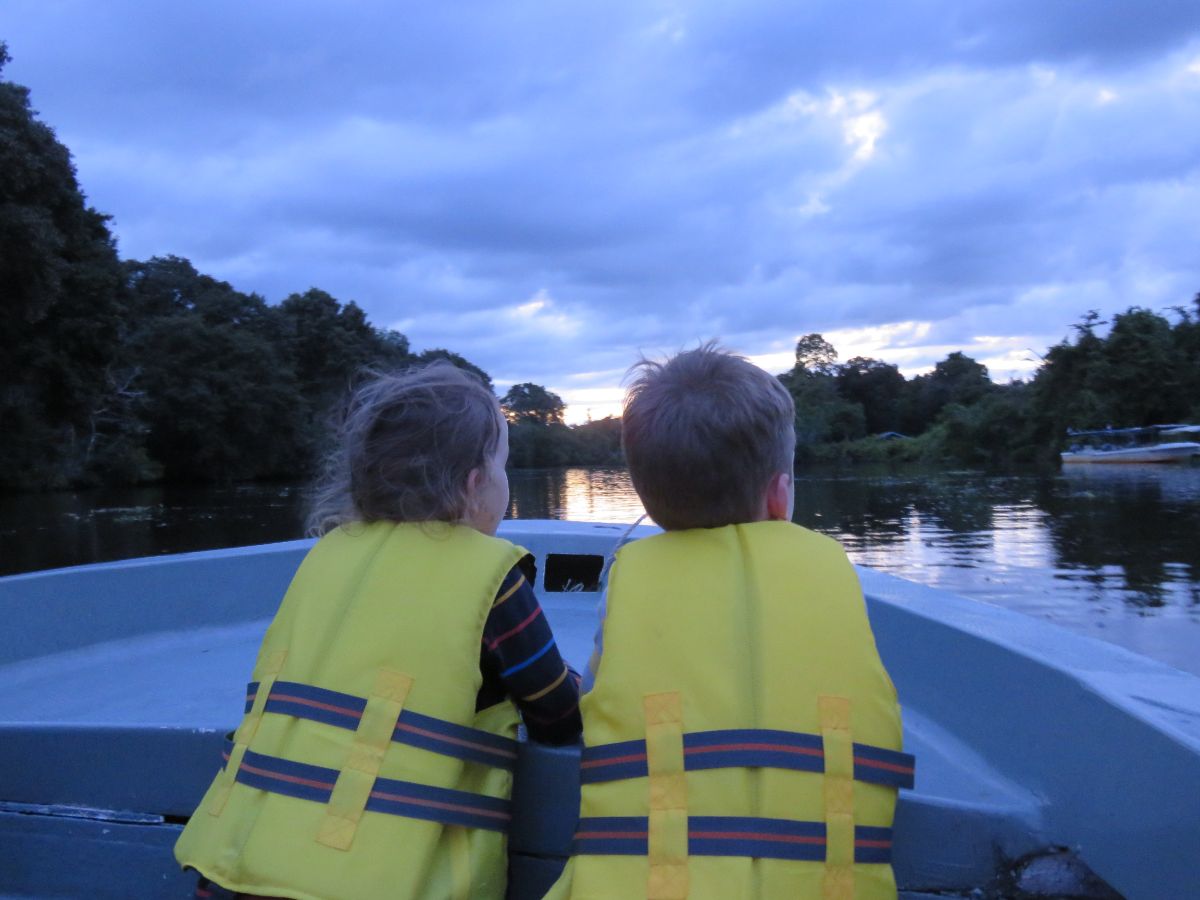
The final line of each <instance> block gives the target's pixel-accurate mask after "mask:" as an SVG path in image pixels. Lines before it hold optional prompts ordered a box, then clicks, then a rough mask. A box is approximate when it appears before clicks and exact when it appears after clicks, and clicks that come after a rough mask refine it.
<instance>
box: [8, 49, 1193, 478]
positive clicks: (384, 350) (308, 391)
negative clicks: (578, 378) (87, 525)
mask: <svg viewBox="0 0 1200 900" xmlns="http://www.w3.org/2000/svg"><path fill="white" fill-rule="evenodd" d="M8 60H9V57H8V53H7V49H6V47H5V46H4V44H3V43H0V73H2V71H3V68H4V65H5V64H6V63H7V62H8ZM108 223H109V217H108V216H105V215H104V214H102V213H100V212H98V211H96V210H95V209H93V208H92V207H91V206H89V205H88V204H87V201H86V198H85V196H84V194H83V192H82V190H81V189H80V187H79V184H78V181H77V178H76V172H75V168H74V165H73V163H72V161H71V155H70V152H69V151H68V150H67V148H66V147H65V146H63V145H62V144H61V143H60V142H59V141H58V140H57V138H56V136H55V134H54V132H53V130H52V129H51V128H50V127H49V126H47V125H46V124H44V123H42V122H41V121H40V120H39V119H38V117H37V116H36V114H35V113H34V111H33V110H32V108H31V105H30V101H29V91H28V89H26V88H24V87H22V86H20V85H17V84H13V83H12V82H9V81H5V80H0V488H3V489H9V490H14V489H15V490H21V489H39V488H47V487H62V486H74V485H91V484H113V483H133V482H143V481H153V480H191V481H231V480H244V479H256V478H289V479H291V478H297V477H303V476H306V475H308V474H310V473H311V472H312V471H313V470H314V468H315V467H316V466H317V465H318V463H319V461H320V459H321V457H322V455H323V453H324V452H325V450H326V449H327V448H326V447H325V446H324V442H325V441H327V440H328V435H329V433H330V429H329V423H330V419H331V415H332V414H333V413H334V412H336V410H337V408H338V406H339V404H340V403H341V402H342V400H343V398H344V397H345V396H346V393H347V391H348V389H349V388H350V387H351V386H352V385H353V384H354V383H355V381H356V380H357V379H359V378H361V377H362V376H363V374H364V373H365V372H367V371H370V370H373V369H389V368H397V367H404V366H409V365H415V364H422V363H426V362H428V361H430V360H432V359H439V358H440V359H447V360H449V361H451V362H452V363H454V364H455V365H458V366H460V367H462V368H465V369H468V370H470V371H473V372H475V373H476V374H478V375H479V376H480V377H481V378H482V379H483V381H484V382H485V383H486V384H487V385H488V386H489V387H490V386H491V385H492V381H491V378H490V377H489V376H488V374H487V373H486V372H484V371H483V370H482V369H480V368H479V367H478V366H475V365H474V364H472V363H471V362H470V361H468V360H466V359H464V358H463V357H462V356H460V355H458V354H456V353H454V352H452V351H450V350H446V349H432V350H425V351H423V352H421V353H414V352H413V351H412V349H411V348H410V346H409V341H408V339H407V338H406V337H405V336H404V335H403V334H401V333H399V332H397V331H393V330H390V329H386V328H379V327H377V326H375V325H372V324H371V323H370V322H369V321H368V319H367V316H366V314H365V313H364V312H363V310H362V309H361V308H359V307H358V306H357V305H356V304H355V303H354V302H345V303H343V302H341V301H339V300H338V299H337V298H335V297H333V296H331V295H330V294H328V293H326V292H325V291H322V290H320V289H318V288H310V289H309V290H307V291H304V292H303V293H293V294H291V295H289V296H288V297H286V298H285V299H284V300H283V301H282V302H280V303H278V304H268V303H267V302H266V301H265V300H264V299H263V298H262V297H261V296H259V295H257V294H253V293H244V292H242V291H239V290H237V289H235V288H234V287H233V286H231V285H230V284H228V283H226V282H224V281H220V280H218V279H215V278H213V277H211V276H208V275H205V274H203V273H201V272H198V271H197V270H196V269H195V267H194V266H193V265H192V264H191V263H190V262H189V261H188V260H186V259H183V258H180V257H175V256H165V257H155V258H153V259H150V260H146V261H137V260H122V259H120V258H119V256H118V253H117V248H116V243H115V241H114V239H113V237H112V234H111V232H110V231H109V228H108ZM1176 312H1177V316H1176V319H1177V320H1176V321H1175V322H1174V323H1172V322H1171V321H1169V320H1168V319H1167V318H1165V317H1163V316H1161V315H1159V314H1157V313H1154V312H1151V311H1148V310H1144V309H1138V308H1131V309H1129V310H1128V311H1126V312H1125V313H1123V314H1121V315H1118V316H1116V317H1115V318H1114V319H1113V321H1112V323H1111V328H1110V330H1109V331H1108V333H1107V334H1106V335H1105V336H1101V335H1100V334H1099V333H1098V329H1099V328H1100V327H1101V326H1102V325H1104V324H1108V323H1101V322H1100V320H1099V318H1098V316H1097V315H1096V314H1094V313H1089V314H1088V315H1087V316H1085V318H1084V319H1083V321H1082V323H1081V324H1080V325H1078V326H1075V329H1076V333H1075V335H1074V338H1073V339H1069V340H1064V341H1063V342H1062V343H1060V344H1058V345H1055V346H1054V347H1052V348H1050V350H1049V351H1048V352H1047V354H1046V356H1045V358H1044V360H1043V362H1042V365H1041V367H1040V368H1039V369H1038V371H1037V373H1036V374H1035V375H1034V376H1033V378H1032V379H1031V380H1029V381H1027V382H1014V383H1012V384H1006V385H998V384H994V383H993V382H992V381H991V380H990V379H989V377H988V373H987V369H986V368H985V367H984V366H983V365H981V364H980V363H978V362H976V361H975V360H973V359H971V358H970V357H968V356H965V355H964V354H962V353H951V354H950V355H949V356H948V357H947V358H946V359H945V360H943V361H942V362H939V363H938V364H937V366H936V367H935V368H934V370H933V371H932V372H930V373H929V374H927V375H921V376H917V377H915V378H911V379H906V378H905V377H904V376H903V375H902V374H901V373H900V372H899V370H898V369H897V367H896V366H894V365H891V364H889V363H885V362H883V361H881V360H876V359H868V358H863V357H855V358H854V359H851V360H849V361H847V362H845V363H839V362H838V358H837V351H836V349H835V348H833V347H832V346H831V345H830V344H829V343H828V342H827V341H825V339H824V338H823V337H822V336H821V335H819V334H810V335H806V336H805V337H803V338H801V339H800V341H799V343H798V344H797V348H796V362H795V365H794V366H793V368H792V369H791V370H790V371H789V372H786V373H784V374H783V375H781V376H780V379H781V380H782V382H783V383H784V384H785V385H786V386H787V388H788V390H789V391H790V392H791V394H792V396H793V397H794V398H795V401H796V409H797V417H796V425H797V437H798V451H797V452H798V456H799V457H801V458H821V457H835V458H849V459H854V458H859V457H861V458H872V457H878V456H880V455H882V456H884V457H889V458H890V457H916V456H923V457H929V458H947V459H952V460H955V461H958V462H962V463H966V464H1003V463H1010V462H1018V463H1019V462H1031V461H1037V460H1039V459H1041V460H1045V459H1049V458H1050V456H1051V455H1052V454H1053V453H1055V452H1056V451H1057V449H1058V446H1059V444H1060V443H1061V440H1062V437H1063V435H1064V434H1065V433H1066V429H1068V428H1089V427H1103V426H1105V425H1108V424H1112V425H1120V426H1128V425H1139V424H1150V423H1152V422H1165V421H1172V420H1180V419H1192V420H1196V419H1200V400H1198V398H1200V297H1198V298H1197V300H1196V301H1195V309H1194V310H1190V309H1186V308H1179V309H1178V310H1177V311H1176ZM501 402H502V406H503V408H504V410H505V415H506V416H507V417H508V420H509V422H510V444H511V450H510V459H511V461H512V464H513V465H515V466H552V465H564V464H606V463H619V462H620V460H621V450H620V423H619V420H617V419H614V418H606V419H601V420H599V421H596V422H588V423H586V424H583V425H578V426H567V425H566V424H565V423H564V420H563V412H564V407H563V402H562V400H561V398H559V397H558V396H556V395H555V394H553V393H552V392H550V391H548V390H546V389H545V388H544V387H542V386H540V385H536V384H532V383H522V384H516V385H513V387H512V388H510V389H509V390H508V391H507V392H506V394H505V395H504V396H503V397H502V398H501ZM887 432H895V433H900V434H903V435H907V436H908V437H909V440H908V441H898V442H894V443H887V444H886V446H885V447H884V449H882V450H881V449H880V447H881V446H883V445H884V443H886V442H879V441H873V440H871V439H869V438H868V436H869V435H879V434H882V433H887Z"/></svg>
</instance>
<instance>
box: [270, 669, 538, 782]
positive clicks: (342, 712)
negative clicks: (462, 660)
mask: <svg viewBox="0 0 1200 900" xmlns="http://www.w3.org/2000/svg"><path fill="white" fill-rule="evenodd" d="M257 693H258V682H251V683H250V684H249V685H247V687H246V710H247V712H248V711H249V710H250V707H251V706H252V705H253V704H254V698H255V695H256V694H257ZM366 707H367V701H366V699H364V698H363V697H356V696H354V695H353V694H343V693H342V692H341V691H330V690H326V689H325V688H319V687H314V686H313V685H310V684H300V683H299V682H295V681H276V682H275V683H274V684H273V685H272V686H271V694H270V696H269V697H267V703H266V706H264V707H263V712H268V713H278V714H280V715H287V716H295V717H296V718H299V719H310V720H312V721H314V722H323V723H324V724H326V725H332V726H334V727H335V728H345V729H348V730H350V731H354V730H355V729H357V728H358V723H359V721H360V720H361V719H362V714H363V710H364V709H366ZM392 740H393V741H396V742H397V743H401V744H408V745H410V746H413V747H420V748H421V749H423V750H429V751H432V752H433V753H440V754H442V755H443V756H452V757H455V758H456V759H463V760H469V761H471V762H477V763H483V764H484V765H487V766H494V767H496V768H499V769H507V770H508V771H512V770H513V769H514V768H515V767H516V764H517V742H516V741H514V740H512V739H511V738H506V737H503V736H501V735H498V734H492V733H491V732H488V731H482V730H481V729H478V728H468V727H467V726H465V725H458V724H456V723H454V722H447V721H446V720H445V719H438V718H435V717H433V716H426V715H422V714H421V713H417V712H413V711H412V710H409V709H405V710H403V711H402V712H401V713H400V719H399V720H398V721H397V722H396V730H395V732H394V733H393V735H392Z"/></svg>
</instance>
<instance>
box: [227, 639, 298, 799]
mask: <svg viewBox="0 0 1200 900" xmlns="http://www.w3.org/2000/svg"><path fill="white" fill-rule="evenodd" d="M286 661H287V650H271V651H268V650H267V649H266V647H263V649H262V650H261V651H260V652H259V656H258V664H257V665H256V666H255V667H254V677H255V678H257V679H258V682H257V684H258V689H257V691H256V692H255V694H254V700H253V701H251V703H250V708H249V709H248V710H247V711H246V714H245V715H244V716H242V722H241V724H240V725H238V728H237V731H235V732H234V734H233V749H232V750H231V751H230V753H229V761H228V762H227V763H226V764H225V768H224V770H223V771H222V772H221V774H220V775H218V776H217V779H216V783H215V784H214V786H213V792H212V796H211V798H210V799H209V802H208V814H209V815H210V816H219V815H221V813H222V812H224V811H225V806H226V804H227V803H228V802H229V795H230V794H231V793H232V792H233V785H234V782H235V781H236V780H237V773H238V770H239V769H240V768H241V766H242V758H243V757H244V756H245V755H246V750H247V749H248V748H249V746H250V742H251V741H252V740H254V735H255V734H257V733H258V726H259V723H260V722H262V717H263V712H264V710H265V708H266V705H267V697H268V696H270V693H271V685H273V684H274V683H275V679H276V678H278V677H279V673H280V672H282V671H283V664H284V662H286Z"/></svg>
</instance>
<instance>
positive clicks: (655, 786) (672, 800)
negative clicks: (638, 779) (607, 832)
mask: <svg viewBox="0 0 1200 900" xmlns="http://www.w3.org/2000/svg"><path fill="white" fill-rule="evenodd" d="M643 711H644V713H645V716H646V769H647V772H648V774H649V794H650V796H649V807H650V816H649V822H648V825H647V854H648V855H649V857H650V875H649V878H648V880H647V884H646V896H647V898H649V900H685V898H686V897H687V895H688V867H687V857H688V824H687V822H688V814H687V777H686V775H685V774H684V768H683V702H682V700H681V698H680V696H679V692H678V691H670V692H667V693H662V694H647V695H646V697H645V699H644V700H643Z"/></svg>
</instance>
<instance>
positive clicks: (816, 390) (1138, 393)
mask: <svg viewBox="0 0 1200 900" xmlns="http://www.w3.org/2000/svg"><path fill="white" fill-rule="evenodd" d="M1173 313H1174V316H1173V318H1174V320H1175V321H1173V322H1172V321H1171V319H1170V318H1168V317H1167V316H1164V315H1162V314H1160V313H1157V312H1154V311H1152V310H1148V309H1143V308H1140V307H1130V308H1129V309H1127V310H1126V311H1125V312H1123V313H1118V314H1117V315H1115V316H1113V318H1112V321H1111V322H1104V321H1101V319H1100V316H1099V314H1098V313H1096V312H1095V311H1089V312H1088V313H1086V314H1085V315H1084V317H1083V319H1082V320H1081V322H1080V323H1079V324H1077V325H1074V326H1072V328H1073V331H1074V334H1073V335H1072V336H1069V337H1067V338H1064V339H1063V340H1062V341H1061V342H1059V343H1057V344H1055V345H1054V346H1053V347H1051V348H1050V349H1049V350H1047V351H1046V354H1045V356H1043V357H1042V358H1041V363H1040V365H1039V366H1038V368H1037V370H1036V371H1035V372H1034V373H1033V375H1032V376H1031V377H1030V378H1029V379H1028V380H1018V381H1013V382H1010V383H1008V384H997V383H995V382H993V381H992V380H991V379H990V378H989V376H988V371H987V367H986V366H984V365H982V364H981V363H979V362H977V361H976V360H974V359H971V357H969V356H966V355H965V354H963V353H961V352H954V353H951V354H949V355H948V356H947V357H946V358H945V359H944V360H942V361H941V362H939V363H938V364H937V365H936V366H934V369H933V371H932V372H929V373H928V374H925V375H918V376H916V377H914V378H911V379H906V378H905V377H904V376H903V375H902V374H901V373H900V371H899V369H898V368H897V367H896V366H894V365H892V364H890V363H886V362H883V361H882V360H878V359H870V358H865V357H855V358H853V359H851V360H848V361H847V362H845V363H840V364H839V363H838V362H837V350H836V349H835V348H834V347H833V346H832V345H830V344H829V342H828V341H826V340H825V339H824V338H823V337H822V336H821V335H819V334H809V335H806V336H804V337H802V338H801V339H800V340H799V342H798V343H797V345H796V363H795V365H794V366H793V368H792V369H791V371H789V372H786V373H784V374H783V375H781V376H780V380H781V381H782V382H783V384H784V385H785V386H786V387H787V388H788V390H789V391H790V392H791V394H792V397H793V398H794V399H795V401H796V434H797V444H798V449H797V454H798V456H799V457H801V458H805V457H808V458H814V457H815V458H822V457H824V458H830V457H833V458H850V459H854V458H862V459H869V458H909V459H914V458H924V459H931V460H949V461H952V462H956V463H961V464H964V465H983V466H1005V465H1015V464H1048V463H1052V462H1054V461H1055V460H1057V458H1058V453H1059V451H1060V450H1061V449H1062V447H1063V445H1064V443H1065V442H1066V440H1067V436H1068V432H1069V431H1072V430H1075V431H1080V430H1096V429H1102V428H1108V427H1140V426H1145V425H1155V424H1167V423H1174V422H1197V421H1200V294H1197V295H1196V296H1195V297H1194V298H1193V300H1192V308H1190V309H1189V308H1187V307H1184V306H1179V307H1175V308H1174V309H1173ZM1103 326H1109V327H1108V331H1107V333H1106V334H1104V335H1101V334H1100V333H1099V329H1100V328H1102V327H1103ZM868 435H875V436H879V435H887V436H903V437H906V438H908V439H909V440H897V441H896V442H894V443H891V444H883V443H881V442H880V441H878V440H874V441H870V440H866V438H867V436H868Z"/></svg>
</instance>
